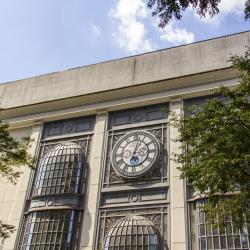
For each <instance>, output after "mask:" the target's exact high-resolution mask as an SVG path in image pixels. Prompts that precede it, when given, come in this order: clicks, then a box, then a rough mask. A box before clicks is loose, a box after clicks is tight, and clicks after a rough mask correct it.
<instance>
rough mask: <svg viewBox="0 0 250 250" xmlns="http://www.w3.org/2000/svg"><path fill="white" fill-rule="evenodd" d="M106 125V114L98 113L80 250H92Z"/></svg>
mask: <svg viewBox="0 0 250 250" xmlns="http://www.w3.org/2000/svg"><path fill="white" fill-rule="evenodd" d="M106 124H107V112H99V113H97V116H96V123H95V128H94V135H93V138H92V146H91V153H90V161H89V165H90V171H89V176H88V178H89V179H88V188H87V193H86V194H85V195H86V205H85V209H84V218H83V229H82V235H81V243H80V249H81V250H83V249H84V250H91V249H94V245H95V242H94V236H95V224H96V217H97V216H98V207H97V204H98V197H99V195H98V194H99V192H98V188H99V180H100V175H101V167H102V161H103V148H104V147H103V144H104V139H105V130H106Z"/></svg>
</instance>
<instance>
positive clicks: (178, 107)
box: [169, 100, 187, 250]
mask: <svg viewBox="0 0 250 250" xmlns="http://www.w3.org/2000/svg"><path fill="white" fill-rule="evenodd" d="M169 108H170V111H172V112H175V114H176V115H181V114H182V109H183V102H182V100H173V101H172V102H170V107H169ZM169 133H170V147H169V155H170V157H171V158H170V177H169V179H170V218H171V225H170V230H171V231H170V234H171V242H170V245H171V247H170V248H171V249H183V250H184V249H186V244H187V239H186V235H187V234H186V220H185V203H186V200H185V197H184V190H185V189H184V183H183V180H182V179H180V178H179V177H180V172H179V171H178V170H177V166H178V165H177V163H176V162H175V161H174V160H173V157H174V154H176V153H179V152H180V144H179V142H177V141H176V139H177V138H178V136H179V131H178V129H177V128H176V127H174V126H173V125H170V127H169Z"/></svg>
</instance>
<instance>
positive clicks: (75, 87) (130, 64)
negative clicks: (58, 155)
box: [0, 32, 250, 108]
mask: <svg viewBox="0 0 250 250" xmlns="http://www.w3.org/2000/svg"><path fill="white" fill-rule="evenodd" d="M249 37H250V32H245V33H240V34H235V35H231V36H226V37H222V38H217V39H211V40H207V41H202V42H198V43H193V44H189V45H185V46H180V47H174V48H170V49H165V50H160V51H156V52H152V53H147V54H142V55H138V56H132V57H128V58H123V59H118V60H113V61H108V62H104V63H99V64H94V65H89V66H85V67H81V68H77V69H71V70H66V71H62V72H56V73H52V74H48V75H43V76H39V77H34V78H29V79H25V80H20V81H16V82H11V83H7V84H1V85H0V93H3V97H2V103H1V105H2V107H4V108H11V107H18V106H24V105H30V104H35V103H41V102H46V101H51V100H57V99H62V98H69V97H73V96H80V95H89V94H92V93H97V92H102V91H107V90H115V89H119V88H124V87H129V86H135V85H141V84H145V83H149V82H156V81H163V80H166V79H171V78H176V77H181V76H184V75H192V74H198V73H202V72H207V71H212V70H218V69H223V68H227V67H229V66H230V63H229V62H227V60H228V58H229V56H230V53H231V54H238V55H241V54H243V53H244V51H245V46H247V45H249V40H250V39H249Z"/></svg>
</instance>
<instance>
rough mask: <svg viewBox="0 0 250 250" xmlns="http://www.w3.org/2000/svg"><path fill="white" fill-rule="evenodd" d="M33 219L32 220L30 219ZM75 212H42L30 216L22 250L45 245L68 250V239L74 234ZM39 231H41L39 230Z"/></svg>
mask: <svg viewBox="0 0 250 250" xmlns="http://www.w3.org/2000/svg"><path fill="white" fill-rule="evenodd" d="M30 218H32V219H30ZM74 220H75V212H74V211H72V210H60V211H42V212H34V213H31V214H29V216H28V220H27V224H26V227H25V233H24V234H25V237H24V238H23V243H22V249H31V248H33V247H34V246H36V247H39V246H40V247H42V246H43V244H48V245H52V244H53V246H55V247H58V248H59V249H64V248H66V243H67V242H68V245H69V244H70V242H71V241H70V240H68V241H67V237H69V238H70V239H71V236H72V234H73V221H74ZM38 229H39V230H38Z"/></svg>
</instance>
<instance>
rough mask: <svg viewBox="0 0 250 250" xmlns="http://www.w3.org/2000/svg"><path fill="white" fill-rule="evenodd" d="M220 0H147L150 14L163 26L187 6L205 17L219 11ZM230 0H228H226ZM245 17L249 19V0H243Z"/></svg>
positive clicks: (180, 13)
mask: <svg viewBox="0 0 250 250" xmlns="http://www.w3.org/2000/svg"><path fill="white" fill-rule="evenodd" d="M220 1H221V0H147V5H148V8H149V9H152V10H153V11H152V15H153V16H158V17H159V19H160V23H159V26H160V27H162V28H163V27H165V26H166V24H167V23H168V22H169V21H170V20H172V19H174V18H175V19H177V20H180V19H181V18H182V12H183V11H185V10H186V9H187V8H188V7H191V8H193V9H194V10H195V12H196V13H197V14H198V15H199V16H201V17H205V16H206V15H207V14H208V15H209V16H210V17H213V16H214V15H216V14H218V13H219V8H218V4H219V3H220ZM228 1H230V0H228ZM244 12H245V19H246V20H248V19H250V0H246V2H245V10H244Z"/></svg>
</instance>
